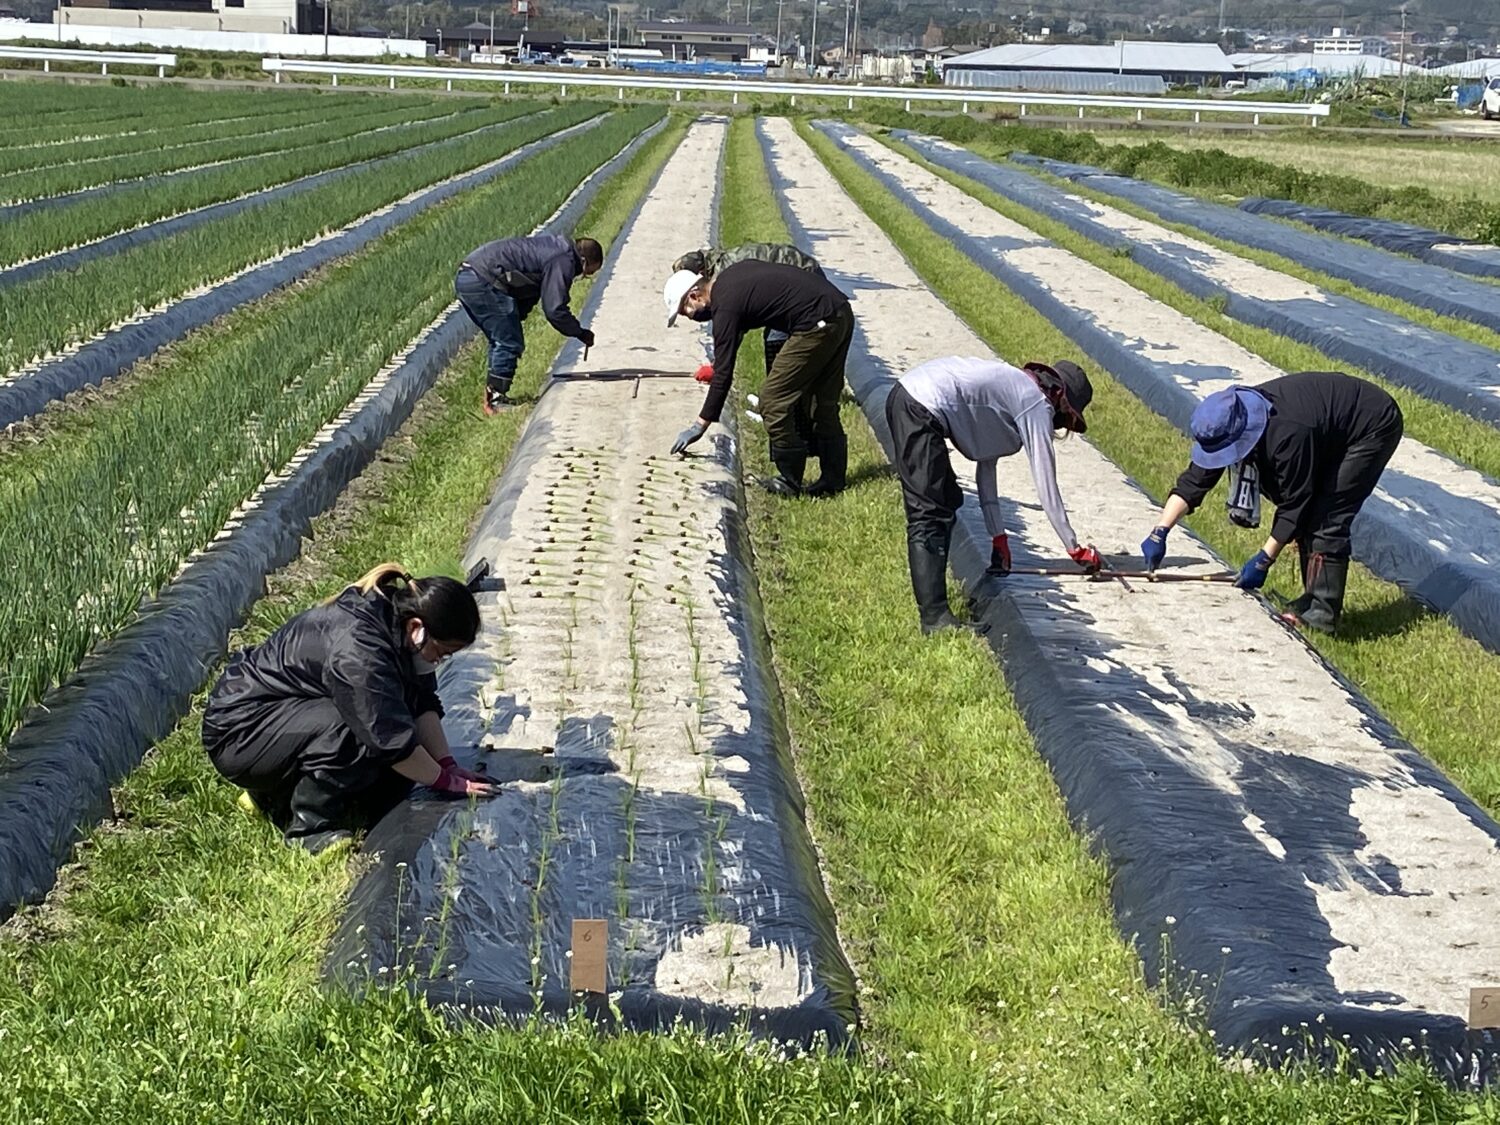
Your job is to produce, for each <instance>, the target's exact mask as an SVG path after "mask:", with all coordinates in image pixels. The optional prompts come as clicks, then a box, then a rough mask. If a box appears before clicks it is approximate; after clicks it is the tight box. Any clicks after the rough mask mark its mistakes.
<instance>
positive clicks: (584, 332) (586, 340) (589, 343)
mask: <svg viewBox="0 0 1500 1125" xmlns="http://www.w3.org/2000/svg"><path fill="white" fill-rule="evenodd" d="M578 340H579V343H581V344H582V345H583V346H584V347H586V348H592V347H593V346H594V334H593V333H592V332H591V331H589V330H588V329H587V328H580V329H579V330H578Z"/></svg>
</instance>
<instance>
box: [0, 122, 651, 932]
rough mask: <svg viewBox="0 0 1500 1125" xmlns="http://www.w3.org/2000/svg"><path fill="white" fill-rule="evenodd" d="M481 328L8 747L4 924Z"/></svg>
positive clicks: (104, 806) (311, 462)
mask: <svg viewBox="0 0 1500 1125" xmlns="http://www.w3.org/2000/svg"><path fill="white" fill-rule="evenodd" d="M661 127H662V123H660V122H659V123H658V124H657V125H655V126H652V127H651V128H649V129H647V130H646V131H645V132H644V133H642V134H640V135H639V136H637V137H636V138H635V139H634V140H632V141H631V143H630V144H629V145H628V146H626V147H625V148H624V149H622V150H621V151H620V153H618V154H617V155H616V156H614V157H613V158H612V159H610V160H609V161H608V162H606V163H605V164H603V165H602V166H601V167H600V168H599V169H598V170H597V171H596V172H595V173H594V175H593V177H592V178H590V179H589V180H588V181H586V182H585V184H584V185H583V186H582V187H581V188H580V189H579V190H578V191H577V192H576V193H575V194H574V196H573V197H572V199H571V200H570V201H568V202H567V203H566V204H565V206H564V208H563V209H562V210H560V211H559V213H558V214H557V215H556V216H554V217H553V218H552V219H551V220H549V221H548V223H547V224H545V226H544V228H543V229H546V230H558V231H566V230H569V229H571V225H572V224H573V223H574V222H576V221H577V220H578V218H579V217H580V216H581V215H582V213H583V211H584V209H585V208H586V207H587V206H588V204H589V202H590V201H591V200H592V198H593V197H594V195H595V194H597V192H598V190H599V188H600V187H601V186H602V185H603V184H604V183H605V182H606V181H607V180H608V179H609V178H610V177H611V176H612V175H614V174H615V173H616V172H618V171H619V170H620V168H622V167H623V166H624V165H625V163H626V162H628V161H629V159H630V157H631V156H632V155H633V154H634V152H635V151H636V150H637V149H638V148H639V146H640V145H641V144H643V143H644V142H645V140H646V139H647V138H648V137H649V136H651V135H652V134H654V133H655V132H656V131H657V130H658V129H660V128H661ZM473 334H474V328H473V325H472V324H471V323H470V321H469V319H468V317H467V316H466V315H465V314H464V312H463V310H461V309H456V310H454V311H453V312H451V313H450V314H448V315H446V316H445V317H443V318H442V319H441V320H439V321H438V322H436V324H435V325H434V326H433V327H432V329H431V331H429V332H428V333H427V334H426V336H425V338H424V339H423V340H422V341H421V342H420V343H419V344H418V345H417V346H416V347H415V348H413V349H412V351H411V352H410V354H409V355H408V356H407V358H406V359H405V361H404V362H402V363H401V365H400V366H399V368H398V369H397V370H396V371H395V372H393V373H392V374H391V376H390V377H389V379H388V380H387V381H386V383H385V385H384V386H383V387H381V389H380V390H379V392H378V393H377V394H376V395H375V396H374V397H373V398H372V399H371V400H370V401H369V402H368V403H366V404H365V405H363V406H362V407H360V408H359V410H358V412H357V413H356V414H355V415H354V416H353V417H352V418H351V419H350V421H349V422H348V424H347V425H345V426H343V427H342V428H341V429H339V430H338V431H337V433H336V434H335V435H334V436H333V437H332V438H331V440H329V441H327V442H324V443H322V444H319V445H317V446H316V448H315V449H314V451H313V452H312V454H311V455H310V456H309V457H307V459H306V460H305V461H303V462H302V463H301V464H300V465H299V467H298V468H297V469H296V471H295V472H294V473H293V475H292V476H291V477H290V478H289V479H288V480H286V481H284V482H281V483H279V484H277V485H276V486H275V487H274V488H272V489H271V490H269V491H268V492H267V493H266V494H265V495H264V496H263V498H262V501H261V502H260V503H258V504H257V506H256V507H255V508H253V509H252V510H250V511H249V512H248V513H246V514H245V516H244V518H243V521H242V523H241V524H240V526H239V527H238V528H236V529H235V530H234V531H233V532H232V533H231V534H229V535H228V536H226V537H225V538H223V539H220V540H217V541H215V542H214V543H213V544H212V545H211V546H209V547H208V548H207V549H206V550H205V551H203V552H202V553H201V554H200V555H199V556H198V557H197V558H195V559H194V560H193V561H192V562H191V563H190V564H189V565H188V566H187V567H185V568H184V570H183V572H182V574H181V575H180V576H179V577H178V578H177V579H175V580H174V581H173V582H172V583H171V584H170V585H169V586H168V587H166V589H164V590H163V591H162V592H161V594H160V595H159V596H158V597H157V598H156V599H155V600H153V601H150V602H148V603H147V604H146V605H145V607H144V608H143V609H142V610H141V612H140V615H139V617H138V618H137V619H136V620H135V621H134V622H133V623H132V624H130V625H129V626H127V627H126V628H125V629H123V630H122V631H121V632H120V633H119V634H117V635H116V636H114V637H112V638H110V639H109V640H107V641H105V642H103V643H102V644H100V645H99V646H98V647H97V648H96V649H95V651H94V652H93V653H91V654H90V655H89V656H88V657H87V658H86V659H85V660H84V662H83V664H82V665H81V666H80V668H79V670H78V672H77V673H76V674H75V675H74V676H72V677H71V678H70V679H69V680H68V681H67V682H66V683H64V684H63V685H62V686H61V687H59V688H58V689H57V690H56V691H54V692H52V693H51V694H49V695H48V697H47V698H46V700H44V702H43V704H42V705H41V706H38V707H37V708H35V709H34V710H33V711H32V713H31V714H29V715H28V716H27V719H26V722H25V724H24V725H23V726H21V727H20V728H19V729H18V730H17V731H16V733H15V735H14V736H13V737H12V738H11V740H10V743H9V745H8V746H6V747H5V749H4V751H3V752H0V919H3V918H5V917H8V916H9V915H10V914H11V913H12V912H13V911H14V910H15V909H16V907H17V906H19V905H20V904H22V903H25V902H35V901H39V900H40V899H41V898H42V897H43V896H44V895H45V894H46V893H47V891H48V890H49V889H50V888H51V887H52V884H53V882H54V880H55V878H56V873H57V868H58V866H59V865H60V864H61V863H63V862H64V861H65V860H66V859H67V857H68V855H69V853H70V852H71V850H72V847H73V844H74V843H75V842H76V841H77V839H78V838H79V835H80V833H81V832H82V831H83V830H84V829H86V828H87V827H88V826H89V825H91V824H93V823H95V822H97V821H98V820H99V819H100V818H101V817H104V816H107V815H109V814H110V812H111V804H110V795H109V787H110V786H111V785H113V784H115V783H117V782H118V781H119V780H120V779H121V778H123V777H124V776H125V775H126V774H128V773H129V772H130V771H131V770H132V769H134V768H135V766H136V765H137V764H138V763H139V762H140V760H141V755H142V754H143V753H144V752H145V751H146V749H147V747H149V746H150V745H151V743H152V742H154V741H156V740H158V739H160V738H162V737H165V736H166V734H168V733H169V732H170V731H171V729H172V727H173V725H174V724H175V723H176V722H177V720H178V719H180V718H181V717H182V715H183V714H184V713H185V712H186V711H187V709H188V706H189V704H190V703H191V701H192V697H193V693H194V692H196V691H197V690H198V689H199V688H200V687H201V686H202V685H203V682H204V680H205V678H206V677H207V676H208V675H209V673H210V672H211V671H212V670H213V668H214V667H215V666H216V665H217V663H218V661H219V660H220V659H222V658H223V656H224V653H225V646H226V644H227V642H228V637H229V633H230V631H231V630H232V629H234V628H235V627H236V626H237V625H238V624H239V623H240V622H241V621H242V620H243V619H244V615H245V613H246V612H247V611H248V610H249V608H250V606H251V605H252V604H253V603H254V602H255V601H256V600H257V599H258V598H259V597H260V596H261V594H262V593H263V589H264V581H265V576H266V575H267V574H268V573H270V572H271V571H273V570H275V569H276V568H277V567H280V566H284V565H286V564H287V563H288V562H290V561H292V560H293V559H294V558H296V557H297V555H298V553H299V551H300V550H301V545H302V539H303V537H304V536H305V535H306V534H307V533H308V531H309V529H310V526H311V521H312V520H313V518H314V517H316V516H317V515H319V514H320V513H322V512H324V511H326V510H327V509H328V508H329V507H330V506H331V505H332V504H333V503H334V501H335V500H337V498H338V496H339V495H340V493H342V492H343V490H344V488H345V487H346V486H347V485H348V484H349V482H350V481H351V480H353V479H354V477H355V476H357V475H358V474H359V473H360V472H361V471H362V470H363V469H364V468H365V466H366V465H368V464H369V462H370V461H371V459H372V458H373V457H374V456H375V454H376V452H377V450H378V449H379V448H380V446H381V445H382V444H383V443H384V442H385V441H386V439H387V438H389V437H390V436H391V435H392V434H393V433H395V432H396V430H397V429H398V428H399V427H400V426H401V424H402V423H403V422H404V421H405V420H406V418H407V417H408V416H409V415H410V413H411V411H412V408H413V406H415V404H416V402H417V400H418V399H420V398H421V397H422V395H423V394H425V393H426V392H427V391H428V390H429V389H431V387H432V386H433V384H434V383H435V382H436V381H437V378H438V376H439V375H440V374H441V373H442V371H443V369H444V368H445V367H446V366H447V364H448V362H449V361H450V360H451V359H452V357H453V355H454V353H455V352H456V351H457V350H458V348H459V347H460V346H461V345H462V344H463V343H464V342H465V341H466V340H468V339H469V338H470V337H471V336H472V335H473Z"/></svg>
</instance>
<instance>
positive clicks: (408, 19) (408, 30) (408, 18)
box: [405, 4, 411, 39]
mask: <svg viewBox="0 0 1500 1125" xmlns="http://www.w3.org/2000/svg"><path fill="white" fill-rule="evenodd" d="M405 38H407V39H410V38H411V5H410V4H408V5H406V35H405Z"/></svg>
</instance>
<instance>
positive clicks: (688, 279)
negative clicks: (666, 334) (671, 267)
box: [661, 270, 703, 328]
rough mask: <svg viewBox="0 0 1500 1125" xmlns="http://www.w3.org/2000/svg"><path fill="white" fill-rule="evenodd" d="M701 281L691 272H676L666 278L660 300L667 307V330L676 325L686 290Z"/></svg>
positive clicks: (700, 278)
mask: <svg viewBox="0 0 1500 1125" xmlns="http://www.w3.org/2000/svg"><path fill="white" fill-rule="evenodd" d="M701 280H703V279H702V277H701V276H700V275H699V274H696V273H694V272H693V271H692V270H678V271H677V272H676V273H674V274H673V275H672V276H671V277H669V278H667V284H666V286H665V287H664V288H663V289H662V291H661V299H662V303H663V304H665V305H666V306H667V327H668V328H671V327H672V325H673V324H674V323H676V321H677V316H678V314H679V313H681V312H682V299H683V298H684V297H686V296H687V294H688V290H689V289H691V288H692V287H693V286H695V285H697V284H698V282H699V281H701Z"/></svg>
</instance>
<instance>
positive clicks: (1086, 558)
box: [1068, 543, 1104, 574]
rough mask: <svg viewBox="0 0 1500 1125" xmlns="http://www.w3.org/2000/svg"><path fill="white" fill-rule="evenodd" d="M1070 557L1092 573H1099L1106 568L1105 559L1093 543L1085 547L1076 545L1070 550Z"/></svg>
mask: <svg viewBox="0 0 1500 1125" xmlns="http://www.w3.org/2000/svg"><path fill="white" fill-rule="evenodd" d="M1068 558H1070V559H1072V560H1073V561H1074V562H1076V563H1077V564H1078V565H1079V566H1081V567H1083V569H1084V570H1086V571H1088V572H1089V573H1090V574H1098V573H1099V572H1100V571H1101V570H1103V569H1104V560H1103V559H1102V558H1100V557H1099V552H1098V551H1097V550H1095V549H1094V545H1093V544H1092V543H1089V544H1087V545H1086V546H1083V547H1074V548H1073V549H1072V550H1071V551H1069V552H1068Z"/></svg>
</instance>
